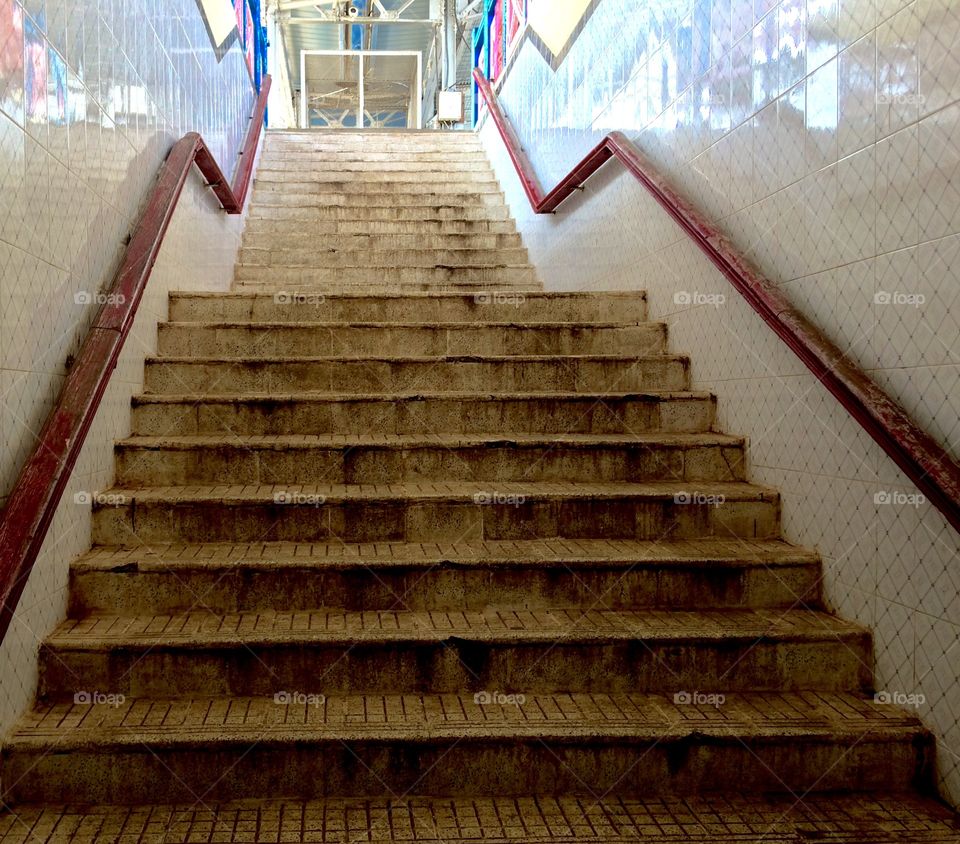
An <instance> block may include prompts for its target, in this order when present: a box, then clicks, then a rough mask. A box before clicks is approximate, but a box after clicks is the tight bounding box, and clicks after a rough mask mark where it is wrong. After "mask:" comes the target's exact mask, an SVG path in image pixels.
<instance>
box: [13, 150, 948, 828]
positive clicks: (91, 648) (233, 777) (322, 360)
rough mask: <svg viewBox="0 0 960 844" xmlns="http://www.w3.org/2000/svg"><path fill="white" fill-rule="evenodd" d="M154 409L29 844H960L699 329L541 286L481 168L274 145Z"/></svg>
mask: <svg viewBox="0 0 960 844" xmlns="http://www.w3.org/2000/svg"><path fill="white" fill-rule="evenodd" d="M144 383H145V386H144V392H143V394H142V395H141V396H139V397H137V398H136V399H135V400H134V403H133V420H132V432H133V433H132V435H131V436H130V437H129V438H128V439H126V440H124V441H122V442H120V443H118V444H117V447H116V485H115V487H114V488H113V489H111V490H109V491H107V492H105V493H103V494H101V495H99V496H98V497H97V499H96V501H95V503H94V535H93V542H94V547H93V549H92V550H91V551H90V552H89V553H88V554H87V555H85V556H84V557H82V558H81V559H79V560H77V561H75V562H74V563H73V565H72V569H71V582H70V612H69V619H68V620H67V621H66V622H64V623H63V624H62V625H61V626H60V627H59V628H58V629H57V630H56V631H54V632H53V634H52V635H51V636H49V637H48V638H47V640H46V641H45V643H44V644H43V647H42V649H41V653H40V684H39V689H38V697H37V702H36V705H35V707H34V709H33V710H32V711H31V712H30V713H28V714H27V715H26V716H25V717H24V719H23V720H22V722H21V723H20V724H19V726H18V727H17V729H16V730H15V731H14V733H13V734H12V735H11V736H10V737H9V739H8V741H7V742H6V744H5V746H4V749H3V760H2V786H3V790H4V795H5V799H6V801H7V802H8V803H10V804H12V805H13V806H14V809H13V811H11V812H8V813H7V814H4V815H0V841H3V842H6V841H27V840H29V841H45V840H49V841H54V840H56V841H60V840H63V841H68V840H69V841H74V840H77V841H80V840H83V841H93V840H104V841H106V840H124V841H140V840H144V841H146V840H151V841H152V840H164V841H167V840H170V841H172V840H176V841H181V840H183V841H187V840H189V841H194V840H197V841H199V840H203V841H208V840H209V841H325V842H327V841H328V842H334V841H337V842H343V841H365V842H366V841H379V842H388V841H405V842H407V841H410V842H412V841H418V842H423V841H428V842H442V841H445V842H453V841H457V842H466V841H480V840H482V841H484V842H501V841H525V842H526V841H544V842H546V841H551V842H552V841H557V842H561V841H564V842H567V841H569V842H573V841H593V842H614V841H637V840H643V841H656V842H667V841H670V842H681V841H683V842H689V841H695V842H727V841H731V842H732V841H737V842H748V841H749V842H760V841H764V842H773V841H776V842H800V841H809V840H828V841H832V842H840V841H845V842H854V841H856V842H893V841H897V842H918V841H928V842H933V841H936V842H960V833H958V832H957V831H956V828H955V826H954V825H953V823H952V821H951V816H950V812H949V811H948V810H947V809H945V808H944V807H942V806H940V805H939V804H937V803H936V802H934V801H933V800H931V799H929V798H927V797H924V796H922V793H923V792H928V793H929V792H930V790H931V788H932V786H931V767H932V759H933V742H932V739H931V736H930V735H929V734H928V733H927V731H926V730H925V729H924V728H923V727H922V726H921V724H920V723H919V722H918V721H917V719H916V718H915V717H914V716H913V715H911V714H909V713H906V712H903V711H900V710H898V709H896V708H894V707H891V706H887V705H881V704H877V703H874V702H873V700H872V695H871V690H872V683H873V677H872V654H871V641H870V635H869V633H868V632H867V631H866V630H864V629H863V628H861V627H859V626H857V625H855V624H852V623H849V622H847V621H844V620H841V619H839V618H837V617H836V616H834V615H832V614H831V613H830V612H828V611H827V610H826V609H825V608H824V606H823V603H822V597H821V593H820V564H819V560H818V558H817V556H816V555H815V553H813V552H812V551H809V550H806V549H802V548H797V547H794V546H791V545H789V544H788V543H786V542H785V541H784V540H783V539H782V538H781V537H780V522H779V518H780V512H779V499H778V496H777V493H776V491H775V490H773V489H769V488H767V487H763V486H759V485H757V484H754V483H751V482H749V480H748V479H747V473H746V460H745V458H746V455H745V443H744V441H743V439H742V438H740V437H737V436H732V435H729V434H724V433H718V432H717V431H715V430H714V428H715V424H714V421H715V416H714V413H715V401H714V398H713V397H712V396H711V395H709V394H706V393H700V392H695V391H692V390H690V376H689V365H688V361H687V359H686V358H684V357H683V356H681V355H677V354H674V353H672V352H670V351H669V349H668V343H667V330H666V326H665V325H663V324H660V323H655V322H651V321H649V318H648V313H647V305H646V301H645V297H644V296H643V295H642V294H640V293H633V292H631V293H591V294H582V293H576V294H570V293H548V292H544V290H543V287H542V285H541V284H540V283H539V281H538V279H537V276H536V272H535V271H534V269H533V267H531V265H530V264H529V262H528V259H527V255H526V252H525V250H524V248H523V245H522V243H521V241H520V238H519V236H518V234H517V232H516V230H515V226H514V224H513V222H512V221H511V219H510V217H509V213H508V211H507V209H506V207H505V205H504V199H503V196H502V194H501V192H500V189H499V186H498V185H497V183H496V181H495V178H494V175H493V173H492V170H491V168H490V166H489V164H488V163H487V161H486V159H485V156H484V154H483V152H482V149H481V147H480V145H479V142H478V141H477V139H476V138H475V136H473V135H468V134H437V133H414V132H409V133H377V134H374V133H366V134H365V133H351V132H341V133H319V132H314V133H287V132H282V133H271V134H269V135H268V139H267V142H266V148H265V151H264V153H263V158H262V162H261V164H260V166H259V170H258V173H257V182H256V188H255V192H254V198H253V203H252V208H251V211H250V217H249V221H248V224H247V228H246V232H245V234H244V240H243V247H242V251H241V257H240V262H239V264H238V266H237V270H236V283H235V287H234V290H233V291H232V292H231V293H229V294H190V293H178V294H174V295H172V296H171V299H170V321H169V322H168V323H166V324H164V325H162V326H161V327H160V332H159V351H158V355H157V356H156V357H155V358H151V359H149V360H148V361H147V364H146V372H145V382H144ZM73 835H75V836H77V837H76V838H74V837H70V836H73ZM84 835H85V836H86V837H83V836H84ZM151 835H153V836H155V837H150V836H151ZM58 836H60V837H58ZM123 836H127V837H123ZM164 836H168V837H164Z"/></svg>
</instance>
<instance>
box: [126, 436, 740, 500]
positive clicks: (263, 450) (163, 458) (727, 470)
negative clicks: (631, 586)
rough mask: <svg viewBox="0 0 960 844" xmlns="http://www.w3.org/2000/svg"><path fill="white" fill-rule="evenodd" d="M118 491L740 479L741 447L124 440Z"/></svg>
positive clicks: (478, 440) (726, 440)
mask: <svg viewBox="0 0 960 844" xmlns="http://www.w3.org/2000/svg"><path fill="white" fill-rule="evenodd" d="M116 458H117V469H116V478H117V483H118V484H119V485H120V486H128V487H137V486H154V485H156V486H182V485H186V484H216V483H221V484H296V483H300V482H301V481H303V480H304V479H305V478H310V479H312V480H313V481H315V482H323V483H334V484H359V483H390V484H392V483H406V482H408V481H409V482H415V481H422V480H429V481H437V482H442V481H490V482H496V481H516V482H523V481H538V482H539V481H557V482H577V481H579V482H583V483H591V482H596V481H604V482H606V481H623V482H628V483H629V482H632V481H684V482H687V483H699V482H709V481H741V480H744V477H745V455H744V443H743V440H742V439H739V438H737V437H729V436H726V435H723V434H674V435H667V434H647V435H643V434H638V435H625V436H619V437H618V436H614V435H610V434H599V435H597V434H568V435H548V436H544V435H522V434H514V435H510V434H506V433H503V434H490V435H487V436H472V437H467V436H463V435H459V434H428V435H419V436H415V435H406V436H402V435H396V434H392V435H384V434H376V435H366V436H343V435H336V436H330V435H327V436H302V435H286V436H259V437H258V436H250V435H247V436H239V435H233V436H229V437H226V438H225V437H224V436H223V435H221V434H217V435H207V436H205V437H204V436H195V437H172V436H167V437H131V438H128V439H125V440H122V441H121V442H119V443H118V444H117V447H116Z"/></svg>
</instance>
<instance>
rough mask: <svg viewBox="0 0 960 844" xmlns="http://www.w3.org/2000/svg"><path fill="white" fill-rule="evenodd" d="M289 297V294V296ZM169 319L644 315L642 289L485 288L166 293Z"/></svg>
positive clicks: (599, 318)
mask: <svg viewBox="0 0 960 844" xmlns="http://www.w3.org/2000/svg"><path fill="white" fill-rule="evenodd" d="M288 298H289V297H288ZM170 319H171V320H172V321H180V322H271V323H273V322H287V321H290V322H316V321H318V320H319V321H323V322H381V323H384V322H406V323H409V322H422V323H445V322H458V323H459V322H488V321H489V322H508V323H514V322H522V321H523V320H527V319H536V320H539V321H542V322H604V321H609V322H637V323H644V322H646V321H647V301H646V299H645V298H644V297H643V296H642V295H641V294H637V295H634V296H623V297H621V296H611V297H600V296H598V297H585V298H581V297H544V296H541V295H538V294H535V293H525V294H523V296H522V297H519V296H517V294H516V293H514V292H512V291H506V292H505V294H504V295H500V291H498V290H484V291H480V292H478V293H474V294H471V295H468V296H449V297H442V298H441V297H419V298H377V297H375V296H370V297H366V298H358V297H352V298H348V299H338V298H335V297H333V296H325V297H323V298H322V299H321V298H316V299H312V300H311V301H310V302H308V303H300V302H298V301H297V300H296V299H295V298H294V299H293V300H292V301H287V299H284V298H281V299H280V301H278V299H277V297H276V296H275V295H273V294H271V295H269V296H260V297H257V298H252V297H226V296H221V297H212V298H210V297H193V296H189V295H187V296H178V295H176V294H174V295H172V296H171V297H170Z"/></svg>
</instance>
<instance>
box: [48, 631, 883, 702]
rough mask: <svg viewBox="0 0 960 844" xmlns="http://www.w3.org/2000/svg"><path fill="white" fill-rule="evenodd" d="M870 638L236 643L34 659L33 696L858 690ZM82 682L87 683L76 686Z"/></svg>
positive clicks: (54, 652) (55, 652)
mask: <svg viewBox="0 0 960 844" xmlns="http://www.w3.org/2000/svg"><path fill="white" fill-rule="evenodd" d="M870 659H871V656H870V647H869V641H868V636H867V635H866V634H863V635H862V636H859V637H857V636H850V637H848V638H846V639H843V640H839V641H819V640H801V641H792V642H791V641H782V640H781V641H761V642H757V641H756V640H755V639H752V638H746V639H742V640H733V639H729V640H728V639H721V640H716V639H710V640H707V641H702V642H694V643H691V642H684V641H679V640H677V641H675V640H665V641H662V640H644V639H636V640H632V641H613V642H587V641H577V640H570V639H566V638H564V637H563V636H562V635H561V634H559V633H558V639H557V641H552V640H551V641H544V642H542V643H537V644H530V643H526V644H513V643H485V642H481V641H474V640H469V641H467V640H463V639H459V638H456V637H452V638H450V639H448V640H446V641H434V642H401V643H397V642H392V641H387V642H383V641H377V642H365V641H363V640H356V641H353V642H346V643H344V644H325V645H319V644H315V643H304V642H294V643H291V644H289V645H278V644H262V643H256V642H252V641H244V642H243V643H242V644H238V645H236V646H232V647H206V646H199V645H191V646H190V647H188V648H172V649H170V648H167V647H137V648H132V649H129V650H128V649H115V650H102V651H94V650H85V651H75V650H66V649H54V648H52V647H51V646H49V645H44V646H42V647H41V650H40V687H39V696H40V698H41V699H42V700H44V701H70V700H73V696H74V694H75V693H76V692H77V691H78V688H79V689H81V690H82V689H97V690H100V691H104V692H109V693H111V694H122V695H124V696H126V697H129V698H152V697H169V696H171V695H195V696H196V695H203V696H206V695H217V696H221V695H246V696H250V697H257V696H266V697H270V696H272V695H273V694H274V693H276V692H278V691H283V690H291V689H293V690H297V691H301V692H303V693H306V694H332V693H333V692H336V693H337V694H340V693H348V692H351V693H352V692H362V693H368V694H376V693H385V694H413V693H416V692H423V691H430V692H431V693H437V694H470V693H475V692H479V691H483V690H485V689H502V690H509V691H510V692H512V693H521V694H525V695H532V694H536V693H548V692H563V691H565V690H568V689H577V690H578V692H581V693H584V692H605V693H611V694H615V693H626V692H645V691H665V690H671V689H672V690H676V691H684V690H687V689H701V688H703V689H723V690H724V691H725V692H736V691H748V690H750V691H777V692H780V691H786V690H799V689H816V690H819V691H857V690H861V689H866V688H867V687H868V686H869V684H870V682H871V677H870V674H869V671H868V670H867V669H866V668H865V666H867V665H869V664H870ZM79 684H85V685H82V686H81V685H79Z"/></svg>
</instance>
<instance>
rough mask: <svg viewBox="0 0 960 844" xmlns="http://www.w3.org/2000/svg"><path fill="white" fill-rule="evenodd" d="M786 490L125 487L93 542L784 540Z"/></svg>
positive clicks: (473, 485)
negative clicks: (780, 493) (782, 523)
mask: <svg viewBox="0 0 960 844" xmlns="http://www.w3.org/2000/svg"><path fill="white" fill-rule="evenodd" d="M779 521H780V499H779V496H778V494H777V492H776V491H775V490H772V489H770V488H768V487H762V486H756V485H753V484H746V483H718V482H712V481H711V482H707V481H704V482H702V483H697V484H686V483H685V482H683V483H682V482H677V481H659V482H648V483H592V484H582V483H549V482H529V481H524V482H522V483H519V482H507V481H495V482H486V481H473V482H465V481H464V482H456V483H455V482H442V483H436V482H429V481H420V482H417V483H404V484H358V485H338V484H279V485H266V484H263V485H256V486H254V485H249V486H241V485H235V486H230V485H217V486H213V485H211V486H169V487H142V488H136V489H124V488H116V489H111V490H108V491H106V492H104V493H101V494H98V495H97V496H96V498H95V500H94V502H93V542H94V544H97V545H125V546H126V545H131V544H132V545H141V544H144V543H155V542H177V543H197V542H230V541H235V542H254V541H259V542H273V541H277V542H314V541H325V540H332V539H334V538H339V539H340V540H342V541H344V542H441V541H443V542H450V541H455V542H459V541H465V540H501V539H502V540H511V539H551V538H556V537H567V538H570V539H639V540H648V539H657V538H659V539H696V538H701V537H720V538H724V539H728V538H740V539H773V538H776V537H778V536H779V530H780V528H779Z"/></svg>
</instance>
